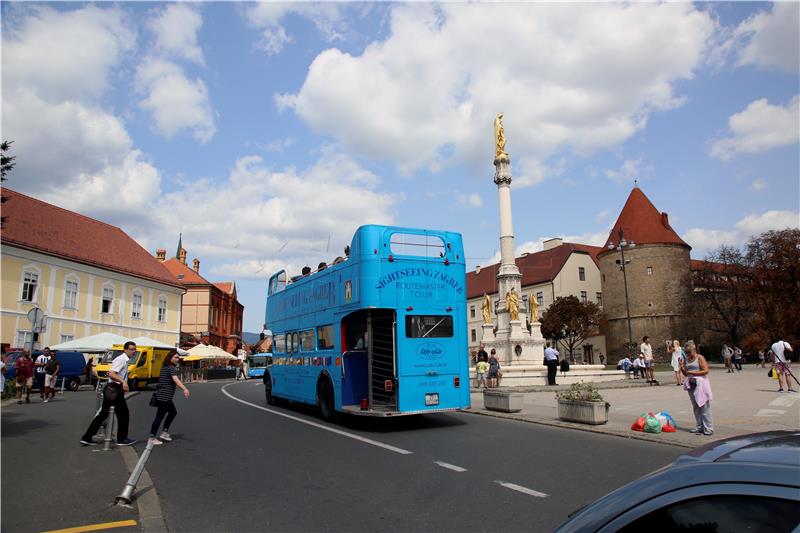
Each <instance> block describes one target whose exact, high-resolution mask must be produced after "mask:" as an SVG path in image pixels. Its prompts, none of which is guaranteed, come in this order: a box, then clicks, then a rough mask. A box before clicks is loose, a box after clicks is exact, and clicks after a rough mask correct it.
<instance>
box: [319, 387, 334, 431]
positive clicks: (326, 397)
mask: <svg viewBox="0 0 800 533" xmlns="http://www.w3.org/2000/svg"><path fill="white" fill-rule="evenodd" d="M317 396H318V397H319V411H320V415H321V416H322V419H323V420H325V421H326V422H335V421H336V404H335V403H334V400H333V386H332V385H331V382H330V380H328V379H323V380H322V381H320V382H319V385H318V386H317Z"/></svg>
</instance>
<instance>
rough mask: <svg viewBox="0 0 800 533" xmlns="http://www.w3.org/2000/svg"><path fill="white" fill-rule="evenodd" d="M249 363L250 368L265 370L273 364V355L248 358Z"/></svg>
mask: <svg viewBox="0 0 800 533" xmlns="http://www.w3.org/2000/svg"><path fill="white" fill-rule="evenodd" d="M247 362H248V363H250V368H264V367H266V366H268V365H269V364H270V363H271V362H272V355H267V354H260V355H251V356H249V357H248V358H247Z"/></svg>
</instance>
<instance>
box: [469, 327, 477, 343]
mask: <svg viewBox="0 0 800 533" xmlns="http://www.w3.org/2000/svg"><path fill="white" fill-rule="evenodd" d="M471 335H472V342H478V334H477V332H476V331H475V330H474V329H473V330H472V331H471Z"/></svg>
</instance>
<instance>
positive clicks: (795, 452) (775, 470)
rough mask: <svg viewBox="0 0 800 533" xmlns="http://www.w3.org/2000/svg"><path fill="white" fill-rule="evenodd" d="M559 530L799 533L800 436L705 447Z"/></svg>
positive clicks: (771, 435)
mask: <svg viewBox="0 0 800 533" xmlns="http://www.w3.org/2000/svg"><path fill="white" fill-rule="evenodd" d="M556 531H558V532H572V531H580V532H589V531H597V532H600V531H602V532H611V531H620V532H640V531H702V532H707V531H708V532H728V531H736V532H739V531H754V532H781V533H784V532H791V531H800V431H770V432H767V433H755V434H752V435H743V436H740V437H735V438H731V439H724V440H718V441H715V442H711V443H709V444H706V445H705V446H702V447H700V448H697V449H695V450H692V451H691V452H689V453H687V454H686V455H683V456H681V457H679V458H678V459H677V460H676V461H675V462H674V463H672V464H671V465H668V466H665V467H664V468H661V469H659V470H656V471H655V472H653V473H651V474H648V475H646V476H644V477H642V478H639V479H638V480H636V481H634V482H632V483H629V484H628V485H625V486H624V487H622V488H619V489H617V490H615V491H614V492H611V493H609V494H607V495H605V496H603V497H602V498H600V499H599V500H597V501H595V502H594V503H591V504H589V505H587V506H586V507H583V508H582V509H579V510H578V511H576V512H575V513H573V514H572V515H570V518H569V520H567V521H566V522H564V524H562V525H561V526H560V527H559V528H558V529H557V530H556Z"/></svg>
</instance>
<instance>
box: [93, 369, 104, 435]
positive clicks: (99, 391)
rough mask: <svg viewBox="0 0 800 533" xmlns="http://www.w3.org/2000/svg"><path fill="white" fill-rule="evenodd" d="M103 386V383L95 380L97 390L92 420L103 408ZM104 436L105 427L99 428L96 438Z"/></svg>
mask: <svg viewBox="0 0 800 533" xmlns="http://www.w3.org/2000/svg"><path fill="white" fill-rule="evenodd" d="M104 388H105V386H104V385H103V382H102V381H100V380H99V379H98V380H97V388H95V399H94V415H92V418H94V417H96V416H97V415H99V414H100V409H102V407H103V389H104ZM104 434H105V425H103V426H100V430H99V431H98V432H97V436H98V437H102V436H103V435H104Z"/></svg>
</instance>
